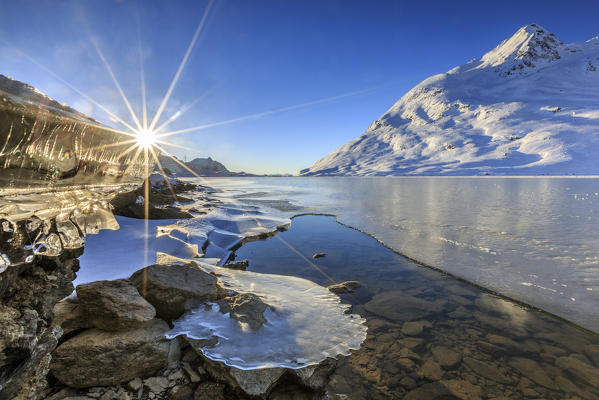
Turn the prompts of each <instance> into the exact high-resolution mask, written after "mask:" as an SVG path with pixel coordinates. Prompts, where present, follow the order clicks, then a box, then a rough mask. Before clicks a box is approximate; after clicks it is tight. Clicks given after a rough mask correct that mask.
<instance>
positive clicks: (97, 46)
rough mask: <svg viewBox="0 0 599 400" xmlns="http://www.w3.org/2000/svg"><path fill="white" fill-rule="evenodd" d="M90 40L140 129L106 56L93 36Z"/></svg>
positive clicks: (139, 127)
mask: <svg viewBox="0 0 599 400" xmlns="http://www.w3.org/2000/svg"><path fill="white" fill-rule="evenodd" d="M91 41H92V44H93V45H94V48H95V49H96V52H97V53H98V56H99V57H100V59H101V60H102V63H103V64H104V67H105V68H106V71H108V74H109V75H110V78H112V82H113V83H114V85H115V86H116V88H117V90H118V92H119V94H120V95H121V98H122V99H123V102H124V103H125V106H126V107H127V109H128V110H129V113H130V114H131V117H132V118H133V122H134V123H135V125H136V126H137V128H138V129H139V130H141V129H142V126H141V124H140V123H139V119H138V118H137V115H135V112H134V111H133V108H132V107H131V103H129V99H127V96H126V95H125V92H123V88H121V85H120V83H119V81H118V80H117V78H116V76H115V75H114V72H113V71H112V68H111V67H110V64H108V61H107V60H106V57H104V53H102V50H101V49H100V46H99V45H98V42H97V41H96V39H95V38H94V37H93V36H92V38H91Z"/></svg>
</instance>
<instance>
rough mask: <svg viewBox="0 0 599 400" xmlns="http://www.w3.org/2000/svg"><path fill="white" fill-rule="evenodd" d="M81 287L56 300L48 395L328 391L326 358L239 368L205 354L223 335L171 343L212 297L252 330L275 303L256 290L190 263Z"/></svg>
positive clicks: (107, 398) (305, 394) (105, 399)
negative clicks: (232, 286)
mask: <svg viewBox="0 0 599 400" xmlns="http://www.w3.org/2000/svg"><path fill="white" fill-rule="evenodd" d="M76 293H77V296H76V297H74V296H71V297H69V298H67V299H64V300H62V301H60V302H59V303H58V304H57V305H56V306H55V314H56V316H55V324H56V325H57V326H60V327H61V328H62V330H63V331H64V336H63V338H62V339H61V340H60V343H59V345H58V347H57V348H56V350H54V351H53V353H52V360H51V362H50V372H51V375H52V377H53V378H55V379H56V381H55V382H54V384H53V385H52V386H51V389H50V390H49V391H48V393H47V394H46V395H45V397H46V398H48V399H52V400H59V399H72V400H74V399H81V400H82V399H92V398H94V399H102V400H112V399H118V400H126V399H167V398H168V399H191V398H193V399H229V398H231V399H233V398H235V399H238V398H265V397H266V396H268V395H270V394H271V392H273V390H275V391H277V390H278V392H281V394H277V395H274V397H273V395H271V396H270V397H269V398H276V399H284V398H305V399H310V398H318V397H319V395H321V394H322V391H323V389H324V385H325V384H326V377H327V376H328V374H330V373H331V372H332V369H333V368H334V361H333V360H330V359H329V360H326V362H324V363H322V364H321V365H319V366H311V367H306V368H302V369H299V370H293V369H286V368H266V369H258V370H241V369H238V368H233V367H228V366H226V365H224V364H222V363H220V362H216V361H212V360H210V359H209V358H207V357H205V356H204V355H203V353H202V350H201V349H202V348H203V347H204V346H210V345H213V344H214V343H213V341H214V340H217V339H218V338H216V337H214V338H213V340H194V339H189V338H187V337H175V338H174V339H172V340H168V339H167V338H166V337H165V335H166V333H167V332H168V331H169V329H170V327H171V326H172V322H173V321H174V320H176V319H177V318H179V317H180V316H181V315H182V314H183V313H184V312H185V311H187V310H189V309H191V308H193V307H196V306H197V305H198V304H201V303H206V302H214V303H216V304H218V305H220V311H221V312H223V313H228V314H229V316H230V318H234V319H236V320H238V321H240V322H243V323H245V324H247V325H248V326H249V327H250V329H253V330H257V329H259V328H260V327H261V325H262V324H263V323H264V322H266V320H265V319H264V315H263V314H264V311H265V310H266V308H267V307H268V305H267V304H265V303H264V302H263V301H262V300H261V299H260V298H259V297H258V296H255V295H252V294H250V293H230V291H229V292H228V291H226V290H225V289H224V288H222V287H221V286H219V284H218V282H217V279H216V277H215V276H214V275H211V274H209V273H207V272H204V271H203V270H202V269H201V268H200V267H199V266H198V265H195V264H193V263H189V264H186V265H152V266H149V267H146V268H143V269H141V270H139V271H137V272H136V273H134V274H133V275H132V276H131V277H130V278H129V279H128V280H125V279H120V280H114V281H97V282H92V283H88V284H83V285H79V286H77V288H76ZM208 304H210V303H208ZM280 383H284V384H283V385H281V386H282V387H281V388H278V389H277V386H279V384H280ZM294 386H295V387H296V388H295V389H293V390H292V392H293V394H291V393H289V389H290V387H294ZM278 392H277V393H278ZM285 396H287V397H285ZM289 396H292V397H289ZM297 396H301V397H297Z"/></svg>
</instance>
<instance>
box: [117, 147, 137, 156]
mask: <svg viewBox="0 0 599 400" xmlns="http://www.w3.org/2000/svg"><path fill="white" fill-rule="evenodd" d="M137 147H138V146H137V145H135V144H134V145H131V146H129V147H128V148H127V149H126V150H125V151H123V152H122V153H121V154H119V155H118V156H117V157H116V159H117V160H120V159H121V158H123V157H125V156H126V155H127V154H129V153H131V152H132V151H133V150H135V149H136V148H137Z"/></svg>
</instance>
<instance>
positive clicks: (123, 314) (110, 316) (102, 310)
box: [76, 279, 156, 331]
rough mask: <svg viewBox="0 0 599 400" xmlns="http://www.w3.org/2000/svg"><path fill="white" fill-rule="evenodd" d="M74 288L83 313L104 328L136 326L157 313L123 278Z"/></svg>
mask: <svg viewBox="0 0 599 400" xmlns="http://www.w3.org/2000/svg"><path fill="white" fill-rule="evenodd" d="M76 290H77V298H78V299H79V304H80V306H81V307H82V311H83V313H84V314H85V315H86V316H87V317H88V318H89V320H90V321H91V323H92V324H93V325H94V326H95V327H97V328H100V329H103V330H106V331H122V330H128V329H132V328H136V327H139V326H141V325H143V324H145V323H146V322H148V321H150V320H152V319H153V318H154V316H155V315H156V311H155V310H154V307H152V305H151V304H150V303H148V302H147V301H146V300H145V299H144V298H143V297H141V296H140V295H139V292H138V291H137V289H136V288H135V287H134V286H132V285H131V284H130V283H129V282H127V281H126V280H124V279H119V280H114V281H96V282H91V283H86V284H83V285H79V286H77V289H76Z"/></svg>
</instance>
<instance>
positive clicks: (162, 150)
mask: <svg viewBox="0 0 599 400" xmlns="http://www.w3.org/2000/svg"><path fill="white" fill-rule="evenodd" d="M154 147H156V148H157V149H158V150H160V151H161V152H162V153H164V154H166V155H167V156H169V157H170V158H172V160H173V161H174V162H176V163H177V164H179V165H180V166H182V167H183V168H185V169H186V170H187V171H189V172H190V173H191V174H192V175H193V176H195V177H196V178H200V179H203V178H202V177H201V176H200V175H199V174H198V173H197V172H195V171H194V170H192V169H191V168H189V167H188V166H187V165H185V164H183V163H182V162H181V161H179V160H178V159H177V157H175V156H174V155H172V154H171V153H169V152H168V151H166V150H165V149H163V148H162V147H161V146H159V145H157V144H156V145H154Z"/></svg>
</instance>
